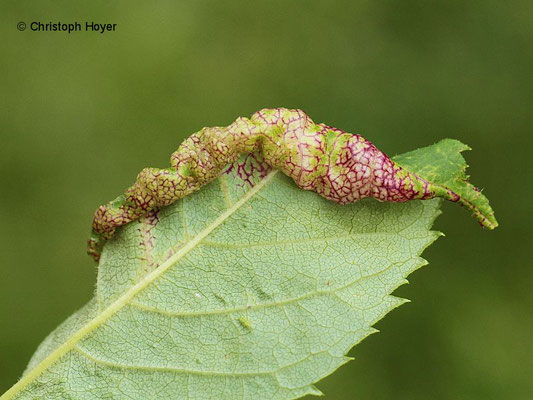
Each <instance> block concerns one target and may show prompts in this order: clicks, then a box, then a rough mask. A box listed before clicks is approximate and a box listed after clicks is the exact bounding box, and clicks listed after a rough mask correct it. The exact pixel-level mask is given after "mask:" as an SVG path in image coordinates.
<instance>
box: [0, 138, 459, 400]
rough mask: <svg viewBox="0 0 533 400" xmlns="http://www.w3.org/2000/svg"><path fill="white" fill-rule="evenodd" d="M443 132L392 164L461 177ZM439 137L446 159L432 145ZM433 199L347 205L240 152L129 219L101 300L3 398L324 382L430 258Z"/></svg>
mask: <svg viewBox="0 0 533 400" xmlns="http://www.w3.org/2000/svg"><path fill="white" fill-rule="evenodd" d="M447 142H448V145H446V144H445V145H443V142H441V143H440V144H437V145H434V146H430V147H428V148H425V149H420V150H417V151H416V152H411V153H408V155H409V156H408V157H403V158H402V156H399V157H398V162H401V164H402V165H404V166H406V167H408V168H410V169H411V170H413V171H414V172H417V171H422V172H423V174H422V176H425V177H431V178H433V179H435V180H438V179H440V180H441V181H444V180H454V179H459V178H461V177H463V174H464V168H465V167H466V164H465V163H464V160H463V159H462V157H461V156H460V155H459V151H462V150H464V149H465V148H461V146H459V145H460V143H459V142H457V141H447ZM458 143H459V145H458ZM436 146H440V147H438V151H437V147H436ZM443 146H444V151H446V149H448V150H447V151H448V153H449V157H437V156H436V154H437V152H441V151H443ZM448 146H449V147H448ZM462 146H464V145H462ZM432 153H433V157H432ZM425 157H429V158H430V159H431V158H432V168H431V170H428V169H427V168H426V169H424V165H425V164H424V162H425V161H424V159H425ZM461 160H462V161H461ZM459 180H460V179H459ZM439 205H440V200H438V199H434V200H427V201H411V202H406V203H379V202H377V201H375V200H372V199H365V200H362V201H359V202H356V203H354V204H351V205H346V206H340V205H338V204H336V203H333V202H330V201H327V200H324V199H323V198H321V197H319V196H318V195H316V194H315V193H312V192H306V191H303V190H301V189H299V188H297V187H296V186H295V184H294V183H293V182H292V180H291V179H290V178H287V177H286V176H284V175H283V174H282V173H280V172H277V171H270V172H265V165H264V164H263V162H262V160H260V159H258V158H257V157H256V156H254V155H245V156H243V157H242V158H241V159H240V160H239V162H237V163H236V164H234V165H233V166H230V167H229V168H228V170H227V171H226V172H225V173H224V174H222V175H221V176H220V177H219V178H218V179H217V180H216V181H214V182H212V183H211V184H209V185H208V186H206V187H204V188H203V189H202V190H200V191H199V192H197V193H196V194H193V195H191V196H189V197H186V198H184V199H182V200H180V201H178V202H176V203H175V204H173V205H171V206H168V207H165V208H162V209H160V210H158V211H155V212H152V213H150V214H149V215H147V216H145V217H143V218H141V219H140V220H139V221H136V222H133V223H130V224H128V225H126V226H125V227H123V228H121V229H120V230H119V232H118V234H117V235H116V236H115V237H114V238H113V239H112V240H110V241H109V242H108V243H107V244H106V247H105V249H104V253H103V255H102V259H101V261H100V265H99V271H98V284H97V290H96V295H95V298H94V299H93V300H92V301H91V302H89V304H87V305H86V306H85V307H84V308H83V309H82V310H80V311H78V312H77V313H76V314H74V315H73V316H72V317H71V318H69V319H68V320H67V321H65V322H64V323H63V324H62V325H61V326H60V327H59V328H57V329H56V331H54V332H53V333H52V334H50V336H49V337H48V338H47V339H46V340H45V341H44V342H43V343H42V344H41V346H40V347H39V349H38V350H37V352H36V353H35V355H34V357H33V359H32V360H31V362H30V364H29V366H28V368H27V370H26V372H25V375H24V376H23V378H22V379H21V381H19V383H17V385H15V386H14V387H13V388H12V389H10V391H8V392H7V393H6V394H5V395H4V396H5V398H17V399H30V398H31V399H33V398H50V399H95V398H98V399H112V398H120V399H122V398H127V399H147V398H149V399H220V398H224V397H226V398H229V399H252V398H255V399H294V398H299V397H302V396H304V395H306V394H315V395H318V394H320V391H319V390H318V389H316V388H315V387H314V383H316V382H317V381H318V380H320V379H321V378H323V377H324V376H326V375H329V374H331V373H332V372H333V371H334V370H335V369H337V368H338V367H339V366H341V365H342V364H344V363H346V362H347V361H348V360H349V358H348V357H346V353H347V352H348V351H349V350H350V348H352V347H353V346H354V345H355V344H357V343H359V342H360V341H361V340H363V339H364V338H365V337H366V336H368V335H369V334H371V333H373V332H375V329H374V328H373V327H372V326H373V325H374V324H375V323H376V322H377V321H378V320H380V319H381V318H382V317H383V316H384V315H385V314H387V313H388V312H389V311H391V310H392V309H393V308H395V307H397V306H399V305H401V304H402V303H404V302H405V301H406V300H404V299H400V298H397V297H394V296H392V295H391V293H392V292H393V291H394V289H395V288H397V287H398V286H400V285H402V284H403V283H405V282H406V280H405V278H406V277H407V276H408V275H409V274H410V273H411V272H413V271H414V270H416V269H417V268H419V267H421V266H422V265H424V264H426V261H425V260H424V259H422V258H420V254H421V253H422V251H423V250H424V249H425V248H426V247H427V246H428V245H430V244H431V243H432V242H433V241H434V240H435V239H436V238H437V237H438V236H439V233H438V232H435V231H431V230H430V227H431V225H432V223H433V221H434V219H435V218H436V216H437V215H438V214H439V213H440V211H439ZM4 396H3V397H2V398H4Z"/></svg>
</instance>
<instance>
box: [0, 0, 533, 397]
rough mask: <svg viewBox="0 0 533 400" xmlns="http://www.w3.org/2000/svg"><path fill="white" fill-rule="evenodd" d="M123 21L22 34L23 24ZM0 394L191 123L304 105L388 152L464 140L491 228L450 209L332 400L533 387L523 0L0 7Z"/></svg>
mask: <svg viewBox="0 0 533 400" xmlns="http://www.w3.org/2000/svg"><path fill="white" fill-rule="evenodd" d="M58 20H61V21H63V22H72V21H80V22H82V24H83V23H84V22H85V21H96V22H109V23H117V24H118V27H117V31H116V32H108V33H105V34H103V35H102V34H99V33H92V32H74V33H72V34H70V35H69V34H67V33H62V32H31V31H30V30H29V29H28V30H26V31H25V32H19V31H18V30H17V28H16V25H17V23H18V22H19V21H25V22H26V23H28V24H29V23H30V22H31V21H42V22H49V21H53V22H55V21H58ZM0 22H1V26H0V33H1V40H0V89H1V96H0V138H1V141H0V172H1V173H0V193H1V195H0V224H1V230H0V263H1V266H0V268H1V275H0V326H1V329H0V393H1V392H3V391H5V390H6V389H7V388H8V387H10V386H11V385H12V384H14V383H15V381H16V380H17V378H18V377H19V376H20V374H21V373H22V371H23V369H24V367H25V364H26V363H27V361H28V360H29V358H30V356H31V355H32V353H33V352H34V350H35V349H36V347H37V345H38V344H39V343H40V342H41V340H42V339H43V338H44V337H45V336H46V335H47V334H48V333H49V332H50V331H51V330H52V329H54V328H55V327H56V326H57V325H58V324H59V323H60V322H62V321H63V320H64V319H65V318H66V317H67V316H69V315H70V314H71V313H72V312H73V311H75V310H76V309H78V308H79V307H81V306H82V305H83V304H84V303H85V302H86V301H88V300H89V298H90V297H91V295H92V292H93V289H94V285H95V276H96V268H95V265H94V263H93V262H92V260H91V259H90V258H89V257H88V256H86V255H85V240H86V238H87V235H88V233H89V228H90V222H91V218H92V213H93V211H94V210H95V208H96V207H97V206H98V205H100V204H101V203H104V202H106V201H108V200H110V199H111V198H114V197H115V196H116V195H118V194H119V193H121V192H122V191H123V189H124V188H125V187H127V186H128V185H130V184H131V183H132V181H133V180H134V178H135V176H136V174H137V172H138V171H140V170H141V169H142V168H143V167H145V166H160V167H162V166H166V165H167V164H168V158H169V155H170V153H171V152H172V151H174V150H175V149H176V148H177V146H178V145H179V143H180V142H181V141H182V140H183V139H184V138H185V137H186V136H188V135H189V134H191V133H193V132H195V131H197V130H198V129H200V128H202V127H203V126H209V125H227V124H229V123H230V122H232V121H233V120H234V119H235V118H236V117H237V116H248V115H249V114H251V113H253V112H255V111H257V110H259V109H261V108H263V107H278V106H285V107H298V108H302V109H304V110H305V111H306V112H307V113H308V114H309V115H310V116H311V117H312V118H313V119H314V120H315V121H317V122H325V123H328V124H331V125H333V126H336V127H339V128H342V129H345V130H348V131H350V132H357V133H362V134H363V135H364V136H366V137H367V138H368V139H370V140H372V141H373V142H374V143H375V144H376V145H377V146H378V147H379V148H381V149H382V150H384V151H385V152H387V153H389V154H390V155H393V154H396V153H401V152H405V151H408V150H411V149H414V148H416V147H420V146H425V145H429V144H432V143H434V142H436V141H438V140H439V139H441V138H444V137H451V138H457V139H459V140H461V141H464V142H465V143H467V144H469V145H470V146H471V147H472V148H473V149H474V150H473V151H471V152H469V153H467V154H466V157H467V161H468V162H469V164H470V165H472V167H471V168H470V170H469V172H470V174H471V176H472V181H473V183H475V184H476V185H478V186H480V187H483V188H486V190H485V194H486V195H488V197H489V198H490V200H491V202H492V205H493V206H494V209H495V210H496V214H497V217H498V219H499V221H500V225H501V226H500V228H498V229H497V230H496V231H493V232H489V231H484V230H482V229H480V227H479V226H478V225H477V224H476V223H475V221H474V220H473V219H472V218H470V217H469V215H468V213H467V212H466V211H465V210H463V209H460V208H459V207H456V206H454V205H451V204H445V205H444V215H443V216H441V217H440V218H439V219H438V220H437V222H436V229H438V230H441V231H443V232H444V233H446V237H445V238H442V239H440V240H438V242H437V243H435V244H434V245H433V246H432V247H431V248H429V249H428V250H427V251H426V252H425V254H424V256H425V258H427V259H428V260H429V261H430V266H429V267H427V268H423V269H422V270H420V271H418V272H416V273H415V274H414V275H413V276H412V277H411V279H410V281H411V285H409V286H403V287H401V288H400V289H399V290H397V294H398V295H400V296H404V297H407V298H409V299H411V300H412V303H410V304H408V305H406V306H404V307H402V308H400V309H399V310H396V311H394V312H393V313H391V314H390V315H389V316H388V317H386V318H385V319H384V320H383V321H381V322H380V323H379V324H378V326H377V327H378V328H379V329H380V330H381V332H382V333H380V334H378V335H374V336H372V337H370V338H369V339H367V340H366V341H364V342H363V343H362V344H360V345H359V346H357V347H356V348H355V349H353V350H352V351H351V353H350V355H352V356H354V357H355V360H354V361H353V362H351V363H349V364H348V365H346V366H344V367H342V368H341V369H340V370H339V371H337V373H335V374H334V375H332V376H330V377H328V378H327V379H325V380H324V381H322V382H321V383H320V384H319V385H318V386H319V387H320V388H321V389H322V390H323V391H324V392H325V393H326V398H327V399H396V400H397V399H406V400H407V399H409V400H411V399H415V400H418V399H420V400H422V399H424V400H425V399H487V400H490V399H532V398H533V313H532V306H533V291H532V283H533V269H532V268H531V267H532V262H531V243H532V236H531V212H532V207H531V204H532V201H531V197H532V196H533V191H532V187H531V184H532V182H533V179H532V178H533V176H532V175H533V174H532V169H531V154H532V150H531V149H532V146H533V140H532V134H531V132H532V131H531V126H532V122H533V107H532V106H533V46H532V43H533V2H531V1H530V0H523V1H508V2H501V1H493V0H490V1H467V2H465V1H450V0H440V1H424V0H404V1H387V2H381V1H331V0H330V1H309V0H308V1H205V0H200V1H178V2H176V1H156V2H148V1H143V2H141V1H138V2H129V1H128V2H127V1H124V0H120V1H107V0H106V1H102V0H100V1H91V2H80V1H76V2H73V1H39V2H35V1H27V0H24V1H20V0H17V1H14V0H2V2H1V4H0Z"/></svg>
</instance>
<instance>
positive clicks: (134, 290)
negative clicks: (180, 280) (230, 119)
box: [0, 170, 278, 400]
mask: <svg viewBox="0 0 533 400" xmlns="http://www.w3.org/2000/svg"><path fill="white" fill-rule="evenodd" d="M277 173H278V170H272V171H271V172H269V173H268V174H267V175H266V176H265V177H264V178H263V179H262V180H261V181H260V182H259V183H257V184H256V185H255V186H254V187H253V188H251V189H250V190H249V191H248V192H247V193H246V194H245V195H244V196H243V197H242V198H241V199H240V200H238V201H237V202H235V203H234V204H233V205H232V206H231V207H230V208H228V209H227V210H226V211H224V212H223V213H222V214H220V216H218V217H217V218H216V219H215V220H214V221H213V222H212V223H211V224H210V225H209V226H207V227H206V228H205V229H204V230H203V231H201V232H200V233H199V234H198V235H196V236H195V237H193V238H192V239H191V240H190V241H189V242H188V243H186V244H185V245H184V246H183V247H181V248H180V249H179V250H178V251H177V252H176V253H175V254H174V255H172V256H171V257H170V258H169V259H168V260H166V261H165V262H164V263H162V264H161V265H160V266H159V267H158V268H156V269H155V270H154V271H152V272H150V273H149V274H147V275H146V276H145V277H144V278H143V279H142V280H141V281H139V282H138V283H137V284H135V285H134V286H132V287H131V288H130V289H128V290H127V291H126V293H124V294H123V295H122V296H120V297H119V298H118V299H117V300H115V302H113V303H112V304H111V305H109V306H108V307H107V308H106V309H105V310H103V311H101V312H99V313H98V315H97V316H96V317H94V318H93V319H91V320H90V321H89V322H88V323H87V324H85V325H84V326H83V327H81V328H80V329H79V330H78V331H76V332H75V333H74V334H72V335H71V336H70V337H69V338H68V340H67V341H66V342H65V343H63V344H61V345H60V346H58V347H57V348H56V349H55V350H54V351H53V352H52V353H50V354H49V355H48V356H47V357H45V358H44V359H43V360H42V361H41V362H40V363H39V364H37V366H36V367H35V368H33V369H32V370H31V371H29V372H28V373H27V374H26V375H24V376H23V377H22V379H20V380H19V381H18V382H17V383H16V384H15V385H14V386H12V387H11V388H10V389H9V390H8V391H7V392H5V393H4V394H3V395H2V396H1V397H0V400H8V399H12V398H13V396H15V395H16V394H18V393H19V392H21V391H22V390H23V389H24V388H25V387H26V386H28V385H29V384H30V383H32V382H33V381H34V380H35V379H36V378H37V377H38V376H40V375H41V374H42V373H43V372H44V371H46V370H47V369H48V367H50V366H51V365H53V364H54V363H55V362H56V361H57V360H59V359H60V358H61V357H62V356H64V355H65V354H67V353H68V352H69V351H71V350H73V349H74V348H75V346H76V344H77V343H78V342H79V341H80V340H81V339H83V338H84V337H85V336H87V335H88V334H89V333H91V332H92V331H94V330H95V329H97V328H98V327H100V326H101V325H103V323H104V322H105V321H107V320H108V319H109V318H110V317H112V316H113V315H115V314H116V313H117V312H118V311H119V310H121V309H122V308H123V307H124V306H126V305H127V304H128V303H129V302H130V300H131V299H133V298H134V297H135V296H136V295H137V294H138V293H139V292H141V291H142V290H143V289H144V288H146V287H147V286H148V285H149V284H150V283H152V282H153V281H155V280H156V279H157V278H158V277H159V276H161V275H162V274H163V273H164V272H165V271H166V270H167V269H169V268H170V267H171V266H172V265H174V264H175V263H176V262H178V261H179V260H180V259H181V258H182V257H184V256H185V255H186V254H187V253H189V252H190V251H191V250H192V249H194V248H195V247H196V246H197V245H198V244H199V243H200V242H201V241H202V240H203V239H204V238H206V237H207V236H208V235H209V234H210V233H211V232H213V231H214V230H215V229H216V228H217V227H218V226H220V225H221V224H222V223H224V221H226V220H227V219H228V218H229V217H230V216H231V215H233V214H234V213H235V212H236V211H237V210H238V209H239V208H241V207H242V206H243V205H244V204H245V203H246V202H248V201H249V200H250V199H251V198H252V197H254V196H255V195H256V194H257V193H258V192H259V191H260V190H261V189H263V188H264V187H265V186H266V185H267V184H268V183H269V182H270V181H271V180H272V178H273V177H274V176H275V175H276V174H277Z"/></svg>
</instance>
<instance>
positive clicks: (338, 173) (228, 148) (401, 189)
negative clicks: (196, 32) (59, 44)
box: [88, 108, 497, 260]
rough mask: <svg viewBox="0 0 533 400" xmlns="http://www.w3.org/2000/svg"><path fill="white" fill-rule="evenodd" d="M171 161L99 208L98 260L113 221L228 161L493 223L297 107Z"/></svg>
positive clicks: (317, 187)
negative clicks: (429, 203) (455, 206)
mask: <svg viewBox="0 0 533 400" xmlns="http://www.w3.org/2000/svg"><path fill="white" fill-rule="evenodd" d="M242 153H250V154H251V157H254V160H255V162H251V163H246V164H245V165H244V164H243V165H240V164H237V165H236V164H235V162H236V161H237V159H238V157H239V155H240V154H242ZM228 164H229V165H230V167H229V168H228V167H227V166H228ZM170 165H171V167H170V168H167V169H157V168H146V169H144V170H143V171H141V173H140V174H139V175H138V177H137V181H136V182H135V184H134V185H133V186H132V187H131V188H129V189H128V190H127V191H126V193H125V194H124V195H122V196H120V197H118V198H117V199H115V200H114V201H112V202H110V203H108V204H106V205H104V206H100V207H99V208H98V209H97V210H96V212H95V215H94V220H93V232H92V235H91V238H90V239H89V250H88V252H89V254H91V255H92V256H93V257H94V258H95V259H96V260H98V259H99V256H100V252H101V249H102V246H103V243H104V242H105V241H106V240H107V239H109V238H111V237H112V236H113V234H114V233H115V229H116V228H117V227H119V226H122V225H124V224H126V223H128V222H130V221H133V220H135V219H138V218H139V217H141V216H143V215H145V214H146V213H147V212H149V211H150V210H153V209H155V208H157V207H161V206H165V205H169V204H171V203H173V202H174V201H176V200H178V199H180V198H183V197H184V196H187V195H189V194H190V193H192V192H194V191H196V190H198V189H200V188H201V187H202V186H204V185H206V184H207V183H209V182H211V181H212V180H213V179H215V178H216V177H217V176H218V175H219V174H220V173H222V172H230V171H231V170H232V169H233V168H236V169H237V170H236V173H237V175H238V176H239V177H240V178H241V179H242V180H243V182H245V183H247V184H249V185H250V186H252V185H253V183H252V181H251V180H250V177H251V176H255V175H257V174H258V175H260V176H265V175H266V174H267V173H268V171H269V170H270V169H271V168H274V169H279V170H281V171H282V172H283V173H285V174H286V175H288V176H290V177H291V178H292V179H293V180H294V182H295V183H296V184H297V185H298V186H299V187H300V188H302V189H305V190H312V191H315V192H316V193H318V194H319V195H320V196H322V197H325V198H326V199H329V200H332V201H335V202H337V203H339V204H347V203H352V202H354V201H357V200H359V199H362V198H365V197H374V198H375V199H377V200H379V201H392V202H404V201H408V200H413V199H422V200H423V199H430V198H433V197H436V196H438V197H444V198H446V199H448V200H451V201H454V202H461V203H462V204H464V205H465V206H466V207H467V208H469V209H471V210H472V211H473V213H474V215H475V216H476V218H477V219H478V220H479V221H480V223H482V224H483V225H484V226H487V227H489V228H494V227H495V226H497V223H496V220H495V219H494V217H493V214H490V212H491V211H492V210H486V211H487V212H484V211H483V210H481V211H480V210H479V209H476V207H475V206H474V205H473V204H472V203H470V202H468V200H466V199H462V198H461V196H459V195H458V194H457V193H455V192H454V191H452V190H451V189H449V188H447V187H444V186H441V185H437V184H434V183H431V182H429V181H428V180H426V179H424V178H422V177H420V176H418V175H416V174H414V173H412V172H408V171H407V170H406V169H404V168H402V167H401V166H399V165H398V164H396V163H395V162H394V161H393V160H391V159H390V158H389V157H388V156H387V155H386V154H384V153H383V152H381V151H380V150H378V149H377V148H376V147H375V146H374V145H373V144H372V143H371V142H369V141H368V140H366V139H365V138H363V137H362V136H360V135H354V134H350V133H346V132H344V131H342V130H340V129H337V128H333V127H330V126H327V125H325V124H315V123H314V122H313V121H312V120H311V119H310V118H309V117H308V116H307V115H306V114H305V113H304V112H303V111H301V110H289V109H284V108H276V109H264V110H261V111H259V112H257V113H255V114H253V115H252V117H251V118H249V119H248V118H238V119H237V120H236V121H235V122H233V123H232V124H231V125H229V126H228V127H212V128H204V129H202V130H200V131H199V132H197V133H195V134H193V135H192V136H190V137H189V138H188V139H186V140H185V141H184V142H183V143H182V144H181V146H180V147H179V148H178V150H177V151H176V152H174V153H173V154H172V156H171V159H170ZM487 213H488V214H487Z"/></svg>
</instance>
